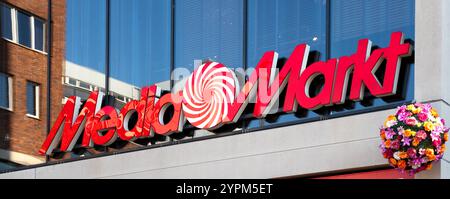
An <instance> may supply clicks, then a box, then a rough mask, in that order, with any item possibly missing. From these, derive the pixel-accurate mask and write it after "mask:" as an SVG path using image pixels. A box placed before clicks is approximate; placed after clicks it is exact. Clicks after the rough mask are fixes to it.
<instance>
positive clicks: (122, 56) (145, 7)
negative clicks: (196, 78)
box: [110, 0, 171, 98]
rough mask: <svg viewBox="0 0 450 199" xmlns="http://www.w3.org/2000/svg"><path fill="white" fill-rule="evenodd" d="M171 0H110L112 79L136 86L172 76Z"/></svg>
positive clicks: (127, 85) (113, 89) (161, 80)
mask: <svg viewBox="0 0 450 199" xmlns="http://www.w3.org/2000/svg"><path fill="white" fill-rule="evenodd" d="M170 5H171V3H170V1H167V0H151V1H149V0H128V1H123V0H112V1H111V30H110V33H111V78H113V79H116V80H120V81H122V82H124V83H126V85H124V86H126V87H127V91H123V90H115V88H111V89H112V91H114V92H116V93H119V94H121V95H125V96H127V97H130V98H131V97H132V96H129V95H128V94H127V93H129V92H130V91H131V90H132V89H133V87H142V86H145V85H151V84H154V83H159V82H163V81H169V79H170V10H171V9H170V8H171V6H170Z"/></svg>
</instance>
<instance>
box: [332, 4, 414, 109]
mask: <svg viewBox="0 0 450 199" xmlns="http://www.w3.org/2000/svg"><path fill="white" fill-rule="evenodd" d="M414 6H415V5H414V0H396V1H391V0H333V1H331V5H330V7H331V44H330V46H331V49H330V51H331V57H335V58H338V57H340V56H346V55H352V54H354V53H355V52H356V49H357V46H358V40H360V39H364V38H367V39H369V40H371V41H372V44H373V45H374V46H378V47H381V48H385V47H387V46H389V41H390V37H391V34H392V33H393V32H397V31H401V32H403V33H404V38H405V40H406V42H413V40H414V9H415V8H414ZM382 67H383V64H382V66H381V67H380V68H382ZM398 84H399V86H398V88H397V93H398V95H399V96H398V97H396V98H395V100H393V99H389V100H386V99H383V98H375V99H373V101H368V103H367V104H364V103H359V102H358V103H355V104H354V105H353V106H351V108H350V109H352V110H363V109H365V108H368V107H377V106H378V107H379V106H383V105H388V104H392V103H395V102H397V103H399V104H401V103H405V102H407V101H411V100H412V99H413V98H414V63H413V62H412V60H408V59H405V58H403V59H402V65H401V68H400V77H399V80H398ZM367 92H368V91H367V89H366V93H367ZM347 95H349V92H347ZM347 98H348V97H347Z"/></svg>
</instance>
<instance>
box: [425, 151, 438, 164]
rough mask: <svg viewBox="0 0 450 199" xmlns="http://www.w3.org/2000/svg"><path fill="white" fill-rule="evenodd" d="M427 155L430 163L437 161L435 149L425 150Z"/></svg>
mask: <svg viewBox="0 0 450 199" xmlns="http://www.w3.org/2000/svg"><path fill="white" fill-rule="evenodd" d="M425 155H426V156H427V158H428V159H429V160H430V161H433V160H435V159H436V156H435V155H434V150H433V149H427V150H425Z"/></svg>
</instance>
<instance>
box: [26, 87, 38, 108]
mask: <svg viewBox="0 0 450 199" xmlns="http://www.w3.org/2000/svg"><path fill="white" fill-rule="evenodd" d="M36 86H37V85H36V84H35V83H32V82H27V113H28V114H30V115H37V110H36Z"/></svg>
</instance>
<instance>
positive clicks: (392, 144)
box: [391, 140, 400, 149]
mask: <svg viewBox="0 0 450 199" xmlns="http://www.w3.org/2000/svg"><path fill="white" fill-rule="evenodd" d="M391 148H392V149H399V148H400V142H399V141H398V140H394V141H392V143H391Z"/></svg>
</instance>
